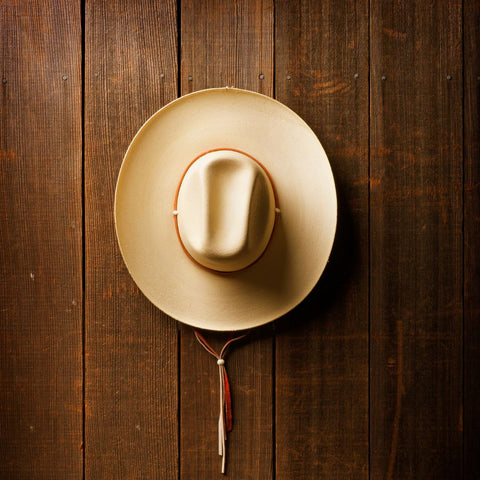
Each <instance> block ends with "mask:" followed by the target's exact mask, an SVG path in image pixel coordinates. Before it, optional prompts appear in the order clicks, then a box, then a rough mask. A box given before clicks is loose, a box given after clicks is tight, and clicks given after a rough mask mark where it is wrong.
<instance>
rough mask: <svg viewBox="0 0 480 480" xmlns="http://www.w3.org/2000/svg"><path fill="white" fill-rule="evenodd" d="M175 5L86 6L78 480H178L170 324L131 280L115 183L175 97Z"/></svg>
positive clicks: (121, 0)
mask: <svg viewBox="0 0 480 480" xmlns="http://www.w3.org/2000/svg"><path fill="white" fill-rule="evenodd" d="M176 39H177V31H176V5H175V2H174V1H173V0H172V1H162V2H141V1H130V0H118V1H112V2H95V1H93V0H92V1H87V2H86V5H85V44H86V45H85V216H86V221H85V241H86V243H85V275H86V280H85V285H86V289H85V312H86V317H85V334H86V339H85V363H86V371H85V379H86V383H85V388H86V392H85V398H86V424H85V437H86V445H85V447H86V451H85V454H86V458H85V460H86V464H85V470H86V477H87V478H90V479H102V478H105V479H111V478H118V479H140V478H141V479H146V478H165V479H175V478H177V475H178V435H177V432H178V426H177V421H178V420H177V404H178V397H177V358H178V357H177V325H176V323H175V322H174V321H173V320H171V319H169V318H167V317H166V316H165V315H163V314H162V313H161V312H159V311H158V310H156V309H155V307H153V305H151V304H150V303H149V302H148V300H146V299H145V298H144V297H143V295H142V294H141V293H140V292H139V290H138V289H137V287H136V286H135V284H134V283H133V281H132V279H131V278H130V276H129V274H128V272H127V270H126V268H125V266H124V264H123V261H122V258H121V256H120V252H119V249H118V246H117V242H116V238H115V233H114V223H113V198H114V190H115V182H116V178H117V174H118V170H119V167H120V164H121V161H122V157H123V155H124V153H125V150H126V148H127V147H128V144H129V142H130V141H131V139H132V138H133V135H134V134H135V133H136V131H137V130H138V128H139V127H140V126H141V125H142V123H143V122H144V121H145V120H147V118H148V117H149V116H150V115H151V114H153V113H154V112H155V111H156V110H157V109H158V108H160V107H161V106H162V105H164V104H165V103H167V102H168V101H170V100H173V99H174V98H175V97H176V92H177V54H176Z"/></svg>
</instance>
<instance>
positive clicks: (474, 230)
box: [0, 0, 480, 480]
mask: <svg viewBox="0 0 480 480" xmlns="http://www.w3.org/2000/svg"><path fill="white" fill-rule="evenodd" d="M479 25H480V2H479V1H478V0H463V2H462V1H460V0H458V1H451V0H438V1H434V2H432V1H428V2H427V1H425V0H416V1H415V0H407V1H405V0H388V1H387V0H385V1H380V0H378V1H377V0H370V2H368V1H356V0H344V1H339V0H321V1H317V0H298V1H288V0H236V1H235V0H205V1H196V0H177V1H175V0H156V1H143V2H142V1H140V0H111V1H109V2H107V1H104V2H101V1H95V0H85V1H82V2H81V1H76V2H72V1H68V0H28V1H27V0H5V1H3V2H2V4H1V5H0V32H1V34H0V35H1V43H0V53H1V57H0V58H1V60H0V61H1V62H2V67H1V68H2V71H1V72H0V75H1V78H2V83H1V85H0V90H1V105H0V242H1V245H0V373H1V375H0V478H1V479H49V480H51V479H62V480H63V479H83V478H86V479H89V480H100V479H139V480H140V479H142V480H143V479H188V480H190V479H212V478H221V475H220V473H219V470H220V460H219V457H218V456H217V454H216V421H217V420H216V416H217V372H216V368H217V367H216V365H215V362H214V360H212V358H211V357H210V356H208V354H207V353H206V352H205V351H204V350H203V349H201V347H200V346H199V345H198V344H197V343H196V341H195V339H194V337H193V334H192V330H191V329H190V328H189V327H186V326H182V325H179V324H178V323H177V322H175V321H173V320H172V319H170V318H168V317H167V316H166V315H164V314H163V313H162V312H160V311H158V310H156V309H155V308H154V307H153V306H152V305H151V304H150V303H149V302H148V301H147V300H146V299H145V297H144V296H143V295H142V294H141V293H140V292H139V290H138V288H137V287H136V285H135V284H134V283H133V281H132V280H131V278H130V276H129V275H128V272H127V270H126V268H125V266H124V264H123V261H122V259H121V256H120V253H119V250H118V247H117V243H116V239H115V233H114V225H113V210H112V209H113V195H114V189H115V181H116V177H117V174H118V170H119V167H120V164H121V161H122V157H123V154H124V152H125V150H126V148H127V146H128V144H129V142H130V140H131V138H132V137H133V135H134V134H135V132H136V131H137V130H138V128H139V127H140V126H141V125H142V123H143V122H144V121H145V120H146V119H147V118H148V117H149V116H150V115H151V114H152V113H154V112H155V111H156V110H157V109H159V108H160V107H161V106H163V105H164V104H166V103H168V102H169V101H171V100H173V99H174V98H176V97H177V96H179V95H183V94H185V93H188V92H192V91H195V90H198V89H202V88H208V87H216V86H226V85H228V86H236V87H239V88H246V89H250V90H255V91H258V92H261V93H264V94H266V95H270V96H273V97H275V98H277V99H278V100H280V101H281V102H283V103H285V104H286V105H288V106H289V107H290V108H292V109H293V110H294V111H296V112H297V113H298V114H300V115H301V116H302V117H303V118H304V119H305V120H306V121H307V123H308V124H309V125H310V126H311V127H312V128H313V130H314V131H315V132H316V134H317V135H318V137H319V138H320V140H321V142H322V144H323V145H324V147H325V150H326V152H327V155H328V156H329V159H330V162H331V165H332V169H333V172H334V176H335V180H336V184H337V191H338V202H339V219H338V231H337V236H336V240H335V245H334V249H333V252H332V257H331V260H330V263H329V265H328V267H327V269H326V271H325V273H324V275H323V277H322V279H321V280H320V282H319V284H318V285H317V287H316V288H315V289H314V291H313V292H312V294H311V295H310V296H309V297H308V298H307V299H306V301H304V302H303V303H302V304H301V305H300V306H299V307H297V308H296V309H295V310H294V311H292V312H290V313H289V314H288V315H286V316H285V318H282V319H280V320H278V321H277V322H275V323H273V324H270V325H267V326H265V327H262V328H259V329H257V330H256V331H254V332H253V333H252V334H251V336H250V338H249V339H248V341H244V342H243V343H242V344H241V345H239V346H238V347H236V348H235V349H233V350H232V353H231V355H230V357H229V360H228V368H229V374H230V379H231V382H232V387H233V394H234V410H235V426H234V430H233V432H232V433H231V435H230V436H229V441H228V442H229V457H228V465H227V478H232V479H262V480H274V479H277V480H287V479H288V480H290V479H319V478H324V479H329V480H333V479H342V480H343V479H371V480H376V479H387V480H392V479H398V480H419V479H421V480H423V479H436V480H438V479H446V480H448V479H452V480H457V479H465V480H474V479H479V478H480V407H479V405H480V382H479V380H478V378H479V374H480V318H479V312H480V260H479V254H478V252H479V250H480V220H479V219H480V158H479V155H480V148H479V147H480V141H479V129H480V107H479V105H480V99H479V92H480V48H479V45H478V40H479V38H478V37H479V35H478V32H479ZM208 338H209V339H210V340H211V341H212V343H213V344H214V345H215V346H219V345H220V344H221V343H222V341H223V340H224V339H225V337H224V336H223V335H220V334H210V335H209V337H208Z"/></svg>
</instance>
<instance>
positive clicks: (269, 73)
mask: <svg viewBox="0 0 480 480" xmlns="http://www.w3.org/2000/svg"><path fill="white" fill-rule="evenodd" d="M181 6H182V10H181V42H182V44H181V51H182V55H181V91H182V94H185V93H189V92H192V91H195V90H199V89H202V88H210V87H218V86H235V87H239V88H247V89H250V90H255V91H258V92H261V93H264V94H266V95H272V94H273V4H272V2H271V1H266V2H265V1H263V2H262V1H246V0H245V1H238V2H236V1H220V0H217V1H213V0H208V1H205V2H197V1H194V0H184V1H182V2H181ZM260 76H262V77H261V78H260ZM206 336H207V340H210V339H212V342H213V344H214V345H215V347H218V348H221V344H222V343H224V342H225V341H226V339H227V338H228V336H226V335H221V334H220V335H214V336H213V337H212V335H211V334H206ZM272 342H273V332H272V327H271V326H267V327H266V328H264V329H259V330H255V331H254V332H253V333H252V334H251V335H250V337H249V339H248V340H246V341H244V342H243V343H242V344H241V345H238V346H236V347H235V348H233V349H232V352H231V354H230V355H229V356H228V358H227V360H226V365H227V370H228V373H229V377H230V380H231V384H232V391H233V410H234V412H233V414H234V427H233V431H232V432H231V433H230V434H229V437H228V446H227V448H228V454H227V474H228V477H230V478H236V479H250V478H251V479H258V478H261V479H265V480H268V479H271V478H273V477H272V475H273V473H272V463H273V460H272V459H273V438H272V432H273V419H272ZM218 388H219V387H218V367H217V365H216V362H215V359H214V358H213V357H211V356H210V355H209V354H208V353H207V352H206V351H204V350H203V348H202V347H201V346H200V345H199V344H197V343H196V340H195V339H194V336H193V332H192V330H191V329H190V328H189V327H182V329H181V372H180V390H181V407H180V412H181V420H180V437H181V448H180V451H181V458H180V468H181V478H182V479H188V480H189V479H192V478H209V479H210V478H221V477H222V475H221V474H220V467H221V460H220V457H219V456H218V453H217V449H218V447H217V445H218V442H217V423H218Z"/></svg>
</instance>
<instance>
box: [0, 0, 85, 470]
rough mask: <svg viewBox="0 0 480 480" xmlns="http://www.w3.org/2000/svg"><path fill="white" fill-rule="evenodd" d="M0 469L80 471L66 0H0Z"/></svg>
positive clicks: (76, 12)
mask: <svg viewBox="0 0 480 480" xmlns="http://www.w3.org/2000/svg"><path fill="white" fill-rule="evenodd" d="M0 31H1V32H2V41H1V46H0V58H1V60H0V62H1V63H2V71H1V77H2V83H1V84H0V89H1V105H0V232H1V234H0V239H1V240H0V242H1V245H0V368H1V376H0V445H1V447H0V477H1V478H8V479H16V478H18V479H24V478H35V479H51V478H65V479H80V478H81V477H82V450H81V448H82V193H81V192H82V156H81V152H82V134H81V118H82V117H81V112H82V110H81V81H82V79H81V20H80V5H79V4H78V2H76V3H72V2H65V1H50V0H46V1H30V2H26V1H21V2H16V1H5V2H2V4H1V6H0Z"/></svg>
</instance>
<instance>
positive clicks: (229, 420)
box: [194, 330, 248, 474]
mask: <svg viewBox="0 0 480 480" xmlns="http://www.w3.org/2000/svg"><path fill="white" fill-rule="evenodd" d="M194 333H195V337H196V339H197V340H198V342H199V343H200V345H201V346H202V347H203V348H204V349H205V350H206V351H207V352H208V353H209V354H210V355H212V356H213V357H215V358H216V359H217V365H218V374H219V379H220V415H219V418H218V454H219V455H220V456H221V457H222V473H223V474H224V473H225V463H226V456H227V451H226V447H227V445H226V444H227V433H228V432H230V431H231V430H232V427H233V417H232V395H231V391H230V383H229V381H228V376H227V370H226V368H225V355H226V354H227V350H228V347H229V346H230V345H231V344H232V343H233V342H236V341H237V340H241V339H242V338H245V337H246V336H247V335H248V333H244V334H243V335H239V336H238V337H232V338H230V339H229V340H228V341H227V342H226V343H225V345H224V346H223V348H222V349H221V350H220V353H217V352H216V351H215V350H214V349H213V348H212V347H211V346H210V345H209V344H208V342H207V341H206V340H205V338H204V337H203V335H202V334H201V333H200V332H198V331H197V330H194Z"/></svg>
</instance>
